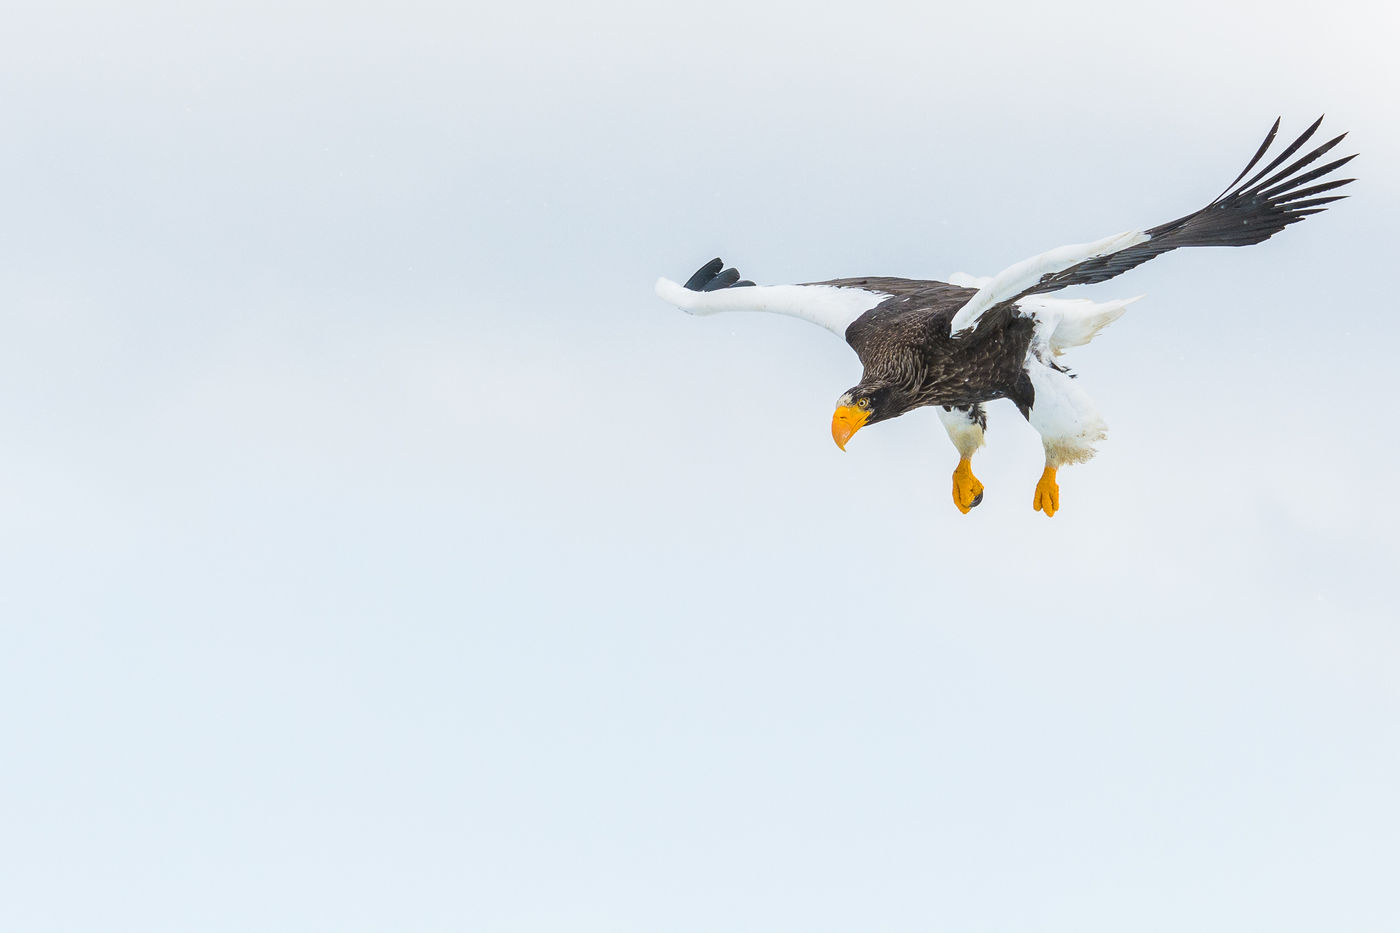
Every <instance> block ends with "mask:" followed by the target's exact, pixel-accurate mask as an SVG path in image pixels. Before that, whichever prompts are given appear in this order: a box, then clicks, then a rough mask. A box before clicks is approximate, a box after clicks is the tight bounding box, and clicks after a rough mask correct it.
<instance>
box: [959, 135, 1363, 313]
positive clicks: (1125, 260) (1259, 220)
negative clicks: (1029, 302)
mask: <svg viewBox="0 0 1400 933" xmlns="http://www.w3.org/2000/svg"><path fill="white" fill-rule="evenodd" d="M1321 125H1322V117H1318V118H1317V120H1316V122H1314V123H1313V125H1312V126H1310V127H1308V128H1307V129H1306V130H1305V131H1304V132H1303V135H1301V136H1299V137H1298V138H1297V139H1295V140H1294V141H1293V142H1292V143H1291V144H1290V145H1289V146H1288V147H1287V148H1285V149H1284V150H1283V151H1282V152H1280V153H1279V154H1278V155H1277V156H1275V157H1274V159H1273V160H1272V161H1271V162H1269V164H1268V165H1266V166H1264V167H1263V168H1262V169H1260V170H1259V171H1258V172H1256V173H1255V174H1254V175H1253V176H1251V177H1250V178H1249V180H1248V181H1243V180H1242V179H1244V177H1245V176H1246V175H1248V174H1249V172H1250V170H1252V169H1253V168H1254V166H1255V165H1257V164H1259V161H1260V160H1261V159H1263V158H1264V155H1265V153H1266V152H1268V150H1269V147H1270V146H1271V145H1272V144H1273V141H1274V137H1275V136H1277V135H1278V127H1279V121H1278V120H1275V121H1274V125H1273V128H1272V129H1270V130H1269V135H1268V136H1267V137H1265V139H1264V143H1263V145H1261V146H1260V147H1259V151H1258V152H1256V153H1255V154H1254V158H1252V159H1250V160H1249V164H1248V165H1246V166H1245V167H1244V171H1242V172H1240V173H1239V175H1237V176H1236V177H1235V180H1234V181H1232V182H1231V183H1230V184H1229V185H1228V186H1227V187H1226V188H1225V190H1224V191H1223V192H1221V194H1220V196H1219V197H1217V198H1216V199H1215V200H1214V201H1211V202H1210V203H1209V204H1207V205H1206V206H1205V207H1203V208H1201V209H1200V210H1198V211H1196V212H1194V213H1191V214H1187V215H1186V216H1185V217H1179V218H1177V219H1176V220H1173V221H1171V222H1170V223H1165V224H1160V225H1159V226H1156V227H1152V228H1150V229H1147V230H1130V231H1128V232H1126V233H1119V234H1117V235H1115V236H1111V237H1106V238H1104V239H1102V240H1096V241H1095V242H1093V243H1081V244H1078V245H1075V246H1062V247H1060V248H1059V249H1055V250H1051V251H1050V252H1048V253H1042V254H1041V255H1039V256H1033V257H1031V258H1030V259H1026V260H1022V261H1021V262H1018V263H1016V264H1015V265H1014V266H1011V267H1010V268H1008V269H1006V270H1004V271H1002V272H1000V273H998V274H997V275H995V276H993V277H992V279H991V281H989V282H987V283H986V284H985V285H983V286H982V287H981V288H980V289H979V290H978V292H977V294H976V295H974V296H972V298H971V300H969V301H968V303H967V304H966V305H964V306H963V307H962V308H961V309H959V310H958V313H957V314H956V315H954V317H953V322H952V330H953V333H954V334H960V333H964V332H966V331H968V330H970V329H971V328H973V327H974V326H976V324H977V322H978V321H979V320H980V319H981V318H982V317H983V316H984V315H986V314H988V313H989V312H992V311H994V310H998V309H1009V308H1010V306H1011V305H1013V304H1015V302H1016V301H1018V300H1019V299H1021V298H1024V297H1026V296H1027V295H1035V294H1040V293H1042V292H1053V291H1058V290H1059V289H1062V288H1068V287H1069V286H1071V285H1090V284H1092V283H1094V282H1102V281H1104V280H1105V279H1111V278H1113V277H1114V276H1115V275H1121V274H1122V273H1124V272H1127V271H1128V270H1129V269H1131V268H1133V267H1134V266H1138V265H1141V264H1142V263H1144V262H1147V260H1149V259H1152V258H1154V257H1157V256H1160V255H1162V254H1163V253H1166V252H1169V251H1171V250H1174V249H1180V248H1181V247H1184V246H1250V245H1252V244H1254V243H1262V242H1263V241H1264V240H1267V239H1268V238H1269V237H1271V236H1273V235H1274V234H1275V233H1278V232H1279V231H1280V230H1282V229H1283V228H1284V227H1286V226H1288V225H1289V224H1293V223H1297V222H1298V221H1300V220H1302V219H1303V218H1304V217H1306V216H1308V215H1309V214H1316V213H1319V212H1321V211H1323V210H1326V208H1325V207H1324V206H1323V205H1325V204H1329V203H1331V202H1333V201H1339V200H1341V199H1342V198H1343V197H1345V195H1333V196H1331V197H1318V195H1321V194H1322V193H1323V192H1326V191H1331V190H1332V189H1334V188H1340V187H1341V186H1342V185H1345V184H1349V183H1350V182H1352V181H1354V180H1355V179H1351V178H1343V179H1339V180H1334V181H1327V182H1324V183H1322V184H1318V185H1309V184H1308V183H1309V182H1311V181H1314V180H1316V179H1318V178H1322V177H1324V176H1325V175H1328V174H1330V173H1331V172H1333V171H1335V170H1337V169H1338V168H1341V167H1342V166H1343V165H1345V164H1346V163H1348V162H1350V161H1351V160H1352V159H1354V158H1356V156H1355V155H1349V156H1346V157H1345V158H1341V159H1337V160H1336V161H1335V162H1328V163H1327V164H1326V165H1323V166H1321V167H1320V168H1315V169H1311V170H1310V171H1306V172H1304V171H1303V169H1305V168H1307V166H1309V165H1311V164H1312V163H1314V162H1316V161H1317V160H1318V159H1320V158H1321V157H1322V156H1323V155H1325V154H1326V153H1328V152H1330V151H1331V150H1332V148H1333V147H1334V146H1336V145H1337V144H1338V143H1340V142H1341V141H1342V140H1343V139H1345V138H1346V134H1345V133H1343V134H1342V135H1341V136H1338V137H1336V138H1335V139H1332V140H1329V141H1328V142H1325V143H1323V144H1322V145H1321V146H1318V147H1317V148H1316V149H1314V150H1312V151H1311V152H1309V153H1308V154H1307V155H1304V156H1302V157H1300V158H1299V159H1297V160H1296V161H1294V162H1292V163H1290V164H1289V165H1287V166H1286V167H1284V168H1281V169H1280V168H1279V166H1280V165H1282V164H1283V163H1284V162H1285V161H1286V160H1287V159H1288V158H1289V157H1290V156H1292V155H1293V154H1294V153H1295V152H1297V151H1298V150H1299V149H1301V148H1302V147H1303V145H1304V144H1305V143H1306V142H1307V141H1308V140H1309V139H1311V138H1312V136H1313V134H1314V133H1316V132H1317V128H1318V127H1319V126H1321ZM1275 169H1278V170H1277V171H1275ZM1271 173H1272V174H1271ZM1305 186H1306V187H1305Z"/></svg>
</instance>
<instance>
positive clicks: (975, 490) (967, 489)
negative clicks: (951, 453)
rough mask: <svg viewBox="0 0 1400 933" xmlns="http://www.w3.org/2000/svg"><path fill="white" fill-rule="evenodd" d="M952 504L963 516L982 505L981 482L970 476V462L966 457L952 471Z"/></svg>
mask: <svg viewBox="0 0 1400 933" xmlns="http://www.w3.org/2000/svg"><path fill="white" fill-rule="evenodd" d="M953 504H954V505H956V506H957V507H958V511H959V512H961V513H963V514H964V515H966V514H967V513H968V512H971V511H972V510H973V509H975V508H977V506H979V505H981V504H982V481H981V480H980V479H978V478H977V477H975V476H973V475H972V461H971V460H968V459H967V458H966V457H964V458H963V459H962V460H959V461H958V468H957V469H956V470H954V471H953Z"/></svg>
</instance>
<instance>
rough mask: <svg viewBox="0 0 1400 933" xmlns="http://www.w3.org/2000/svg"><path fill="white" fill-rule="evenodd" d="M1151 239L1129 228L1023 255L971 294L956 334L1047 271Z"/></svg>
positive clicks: (957, 322)
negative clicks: (1045, 251) (1023, 256)
mask: <svg viewBox="0 0 1400 933" xmlns="http://www.w3.org/2000/svg"><path fill="white" fill-rule="evenodd" d="M1150 239H1152V238H1151V237H1150V236H1148V235H1147V234H1146V233H1143V232H1142V231H1140V230H1130V231H1128V232H1126V233H1119V234H1115V235H1114V236H1111V237H1104V238H1103V239H1102V240H1095V241H1094V242H1093V243H1076V244H1074V245H1072V246H1061V247H1059V248H1057V249H1052V250H1050V252H1048V253H1041V254H1040V255H1039V256H1032V257H1031V258H1030V259H1023V260H1021V261H1020V262H1018V263H1016V264H1015V265H1013V266H1008V267H1007V268H1006V269H1004V270H1002V271H1001V272H998V273H997V274H996V275H994V276H992V279H991V281H990V282H987V283H986V284H984V285H982V286H981V288H980V290H979V291H978V292H977V294H975V295H973V296H972V297H971V298H969V299H968V302H967V304H965V305H963V306H962V308H960V309H959V310H958V313H957V314H955V315H953V322H952V331H953V334H954V335H957V334H961V333H964V332H965V331H967V330H970V329H971V328H972V327H973V326H975V325H976V324H977V320H978V318H980V317H981V316H982V314H983V313H984V312H985V311H986V310H987V309H988V308H991V307H992V306H993V305H997V304H1000V303H1001V302H1003V301H1006V300H1007V299H1010V298H1014V297H1016V296H1017V295H1019V294H1020V293H1021V292H1023V291H1025V290H1026V289H1028V288H1030V287H1031V286H1032V285H1034V284H1036V283H1037V282H1039V281H1040V280H1041V279H1042V278H1043V277H1044V276H1046V275H1050V274H1053V273H1056V272H1063V271H1064V270H1066V269H1068V268H1069V267H1071V266H1076V265H1078V264H1079V263H1081V262H1084V261H1085V260H1087V259H1097V258H1099V257H1100V256H1109V255H1111V254H1113V253H1116V252H1119V251H1120V250H1125V249H1127V248H1128V247H1130V246H1137V245H1138V244H1139V243H1146V242H1147V241H1148V240H1150ZM955 284H956V283H955Z"/></svg>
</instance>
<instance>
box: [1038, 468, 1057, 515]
mask: <svg viewBox="0 0 1400 933" xmlns="http://www.w3.org/2000/svg"><path fill="white" fill-rule="evenodd" d="M1032 505H1033V507H1034V508H1035V510H1036V511H1037V512H1044V513H1045V517H1046V518H1050V517H1052V516H1053V515H1054V514H1055V513H1056V512H1058V511H1059V510H1060V484H1059V483H1057V482H1055V468H1054V467H1046V468H1045V472H1044V473H1042V474H1040V482H1038V483H1036V484H1035V501H1034V502H1033V503H1032Z"/></svg>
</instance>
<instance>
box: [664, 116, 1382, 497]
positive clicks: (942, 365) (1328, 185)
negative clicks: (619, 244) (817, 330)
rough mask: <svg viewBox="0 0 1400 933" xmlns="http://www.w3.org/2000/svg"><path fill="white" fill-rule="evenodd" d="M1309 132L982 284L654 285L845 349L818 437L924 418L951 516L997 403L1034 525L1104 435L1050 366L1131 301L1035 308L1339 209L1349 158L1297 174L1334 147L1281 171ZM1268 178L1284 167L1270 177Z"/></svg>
mask: <svg viewBox="0 0 1400 933" xmlns="http://www.w3.org/2000/svg"><path fill="white" fill-rule="evenodd" d="M1321 124H1322V118H1321V117H1319V118H1318V119H1317V121H1316V122H1315V123H1313V125H1312V126H1310V127H1308V128H1307V130H1305V131H1304V132H1303V134H1302V135H1301V136H1299V137H1298V138H1297V139H1296V140H1294V141H1293V142H1292V143H1291V144H1290V145H1289V146H1287V147H1286V148H1285V149H1284V150H1283V151H1282V152H1280V153H1279V154H1278V155H1277V156H1275V157H1274V158H1273V159H1272V160H1271V161H1270V162H1269V163H1268V164H1267V165H1265V166H1264V167H1263V168H1261V169H1260V170H1259V171H1257V172H1255V173H1254V174H1253V175H1252V176H1250V177H1249V178H1248V179H1246V178H1245V176H1246V175H1249V173H1250V171H1251V170H1252V169H1253V168H1254V167H1255V165H1257V164H1258V163H1259V162H1260V160H1261V159H1263V158H1264V156H1265V154H1266V153H1267V152H1268V151H1269V147H1270V146H1271V145H1272V144H1273V142H1274V137H1275V136H1276V135H1277V134H1278V128H1279V121H1278V120H1275V121H1274V125H1273V128H1272V129H1270V130H1269V135H1268V136H1267V137H1266V138H1265V139H1264V142H1263V144H1262V145H1261V146H1260V147H1259V150H1258V151H1257V152H1256V153H1255V154H1254V158H1252V159H1250V160H1249V164H1248V165H1246V166H1245V167H1244V170H1243V171H1242V172H1240V174H1239V175H1237V176H1236V177H1235V180H1234V181H1232V182H1231V183H1230V184H1229V185H1228V186H1227V187H1226V188H1225V191H1224V192H1223V193H1221V195H1220V196H1219V197H1217V198H1216V199H1215V200H1213V201H1211V202H1210V203H1209V204H1207V205H1206V206H1205V207H1203V208H1201V209H1200V210H1198V211H1196V212H1194V213H1191V214H1187V215H1186V216H1185V217H1181V218H1179V219H1177V220H1173V221H1171V222H1169V223H1165V224H1160V225H1158V226H1156V227H1150V228H1148V229H1146V230H1130V231H1128V232H1126V233H1119V234H1115V235H1114V236H1110V237H1105V238H1103V239H1101V240H1095V241H1094V242H1092V243H1080V244H1076V245H1074V246H1061V247H1060V248H1059V249H1053V250H1051V251H1050V252H1048V253H1042V254H1040V255H1039V256H1032V257H1031V258H1030V259H1025V260H1022V261H1021V262H1018V263H1016V264H1015V265H1013V266H1009V267H1008V268H1006V269H1005V270H1003V271H1002V272H1000V273H998V274H997V275H994V276H991V277H990V278H984V279H974V278H972V277H970V276H963V275H955V276H952V277H951V279H952V281H949V282H935V281H929V280H923V279H901V278H889V277H882V276H867V277H863V278H850V279H830V280H828V281H825V282H811V283H808V284H805V285H766V286H760V285H754V283H753V282H749V281H744V280H741V279H740V278H739V273H738V271H736V270H735V269H726V268H725V267H724V263H723V262H722V261H720V260H719V259H715V260H713V261H711V262H708V263H706V264H705V265H704V266H702V267H701V268H700V269H699V270H698V271H697V272H696V273H695V274H694V275H692V276H691V277H690V279H689V281H687V282H686V283H685V284H684V285H677V284H676V283H675V282H672V281H670V280H669V279H664V278H663V279H660V280H658V281H657V283H656V293H657V295H659V296H660V297H661V298H663V299H665V300H666V301H668V302H670V303H671V304H673V305H675V306H676V307H678V308H680V309H681V310H683V311H686V312H688V313H690V314H714V313H716V312H719V311H771V312H774V313H777V314H786V315H791V316H792V317H799V318H802V319H803V320H807V321H811V322H812V323H813V324H819V325H821V326H822V327H825V328H826V329H827V330H829V331H831V332H832V333H834V334H836V335H838V336H840V337H844V338H845V340H846V342H847V343H848V344H850V345H851V348H852V349H853V350H855V351H856V355H857V356H858V357H860V362H861V365H862V366H864V368H865V371H864V373H863V374H862V376H861V380H860V382H859V383H858V384H856V385H855V386H852V387H851V389H850V390H848V391H846V392H844V393H843V394H842V395H841V397H840V398H839V399H838V400H837V402H836V413H835V415H833V416H832V420H831V436H832V438H833V439H834V440H835V441H836V445H837V446H838V447H840V448H841V449H842V450H845V449H846V442H847V441H849V440H850V439H851V436H852V435H853V434H855V433H856V432H857V431H859V430H860V429H861V428H862V427H864V426H865V425H868V424H875V423H876V422H879V421H887V420H889V419H890V418H895V417H898V416H899V415H902V414H904V413H905V412H907V411H912V410H913V409H915V408H922V407H924V406H926V405H927V406H933V407H934V408H935V409H936V410H937V412H938V416H939V418H941V419H942V421H943V426H944V427H945V428H946V429H947V431H948V437H949V438H950V439H951V440H952V442H953V446H955V447H956V448H957V449H958V454H959V457H960V459H959V461H958V466H957V468H956V469H955V470H954V471H953V503H954V504H955V505H956V506H957V507H958V509H959V510H960V511H962V512H963V513H964V514H966V513H967V512H968V511H970V510H971V509H972V508H973V507H974V506H976V505H978V504H980V503H981V501H982V483H981V482H980V481H979V480H978V479H977V477H976V476H973V475H972V459H971V458H972V454H973V453H974V452H975V451H976V450H977V448H979V447H981V446H982V443H983V432H984V430H985V429H986V426H987V416H986V413H985V411H984V410H983V408H982V405H983V403H985V402H989V401H991V400H992V399H998V398H1009V399H1011V401H1012V402H1014V403H1015V404H1016V407H1017V408H1018V409H1020V411H1021V414H1022V415H1023V416H1024V417H1025V418H1026V420H1028V421H1029V422H1030V423H1031V426H1032V427H1034V428H1035V429H1036V431H1037V432H1039V434H1040V437H1041V440H1042V441H1043V442H1044V445H1045V471H1044V473H1042V475H1041V477H1040V481H1039V482H1038V483H1037V484H1036V487H1035V496H1034V499H1033V501H1032V505H1033V507H1034V508H1035V509H1036V510H1037V511H1043V512H1044V513H1045V514H1046V515H1047V516H1051V515H1054V514H1055V512H1056V511H1057V510H1058V509H1059V508H1060V487H1059V485H1058V484H1057V483H1056V480H1055V473H1056V470H1058V469H1059V468H1060V467H1062V466H1064V465H1065V464H1067V463H1082V462H1083V461H1085V460H1088V459H1089V458H1090V457H1092V456H1093V455H1094V444H1095V443H1096V442H1098V441H1100V440H1102V439H1103V437H1104V433H1105V425H1104V422H1103V419H1102V418H1100V417H1099V414H1098V412H1097V411H1095V409H1094V405H1093V403H1092V402H1091V401H1090V400H1089V397H1088V396H1087V395H1086V394H1085V393H1084V392H1083V391H1082V390H1081V389H1080V388H1079V386H1078V385H1077V384H1076V383H1075V382H1074V381H1073V379H1074V377H1073V376H1072V375H1071V374H1070V372H1069V371H1068V370H1067V369H1066V368H1065V367H1063V366H1061V365H1060V363H1059V361H1058V359H1057V357H1058V356H1059V355H1060V354H1061V353H1062V352H1063V351H1064V350H1066V349H1068V348H1069V347H1077V346H1081V345H1083V344H1086V343H1088V342H1089V341H1090V340H1091V339H1093V337H1094V336H1095V335H1096V334H1097V333H1098V332H1099V331H1100V330H1102V329H1103V328H1104V327H1105V326H1107V325H1108V324H1110V323H1112V322H1113V321H1115V320H1117V319H1118V317H1119V316H1121V315H1122V314H1123V311H1124V309H1125V308H1126V307H1127V306H1128V305H1129V304H1130V303H1131V302H1133V301H1136V300H1137V299H1136V298H1130V299H1127V300H1121V301H1107V302H1092V301H1084V300H1070V299H1062V298H1045V297H1041V296H1042V295H1045V294H1046V293H1049V292H1056V291H1059V290H1060V289H1062V288H1067V287H1069V286H1071V285H1088V284H1091V283H1094V282H1102V281H1104V280H1106V279H1111V278H1113V277H1114V276H1116V275H1119V274H1121V273H1123V272H1127V271H1128V270H1129V269H1131V268H1133V267H1134V266H1137V265H1140V264H1141V263H1144V262H1147V260H1149V259H1152V258H1154V257H1156V256H1160V255H1161V254H1162V253H1165V252H1168V251H1170V250H1174V249H1179V248H1180V247H1183V246H1249V245H1251V244H1254V243H1260V242H1263V241H1264V240H1267V239H1268V238H1269V237H1271V236H1273V235H1274V234H1275V233H1278V232H1279V231H1280V230H1282V229H1283V228H1284V227H1286V226H1288V225H1289V224H1291V223H1296V222H1297V221H1300V220H1302V219H1303V218H1304V217H1306V216H1308V215H1309V214H1316V213H1319V212H1321V211H1323V210H1325V209H1326V208H1325V206H1324V205H1326V204H1329V203H1330V202H1332V201H1338V200H1341V198H1342V197H1345V195H1335V194H1334V195H1330V196H1322V195H1324V192H1328V191H1332V190H1333V189H1335V188H1340V187H1341V186H1342V185H1345V184H1347V183H1349V182H1351V181H1353V180H1354V179H1350V178H1343V179H1334V180H1329V181H1324V182H1321V183H1319V184H1311V182H1313V181H1315V180H1317V179H1320V178H1324V177H1325V176H1327V175H1328V174H1330V173H1331V172H1333V171H1335V170H1336V169H1338V168H1340V167H1341V166H1343V165H1345V164H1346V163H1347V162H1350V161H1351V160H1352V159H1354V158H1355V155H1350V156H1347V157H1345V158H1341V159H1337V160H1336V161H1333V162H1328V163H1326V164H1325V165H1322V166H1320V167H1318V168H1313V169H1308V170H1307V171H1304V169H1305V168H1307V167H1308V166H1310V165H1312V164H1313V163H1314V162H1316V161H1317V160H1318V159H1320V158H1321V157H1322V156H1323V155H1324V154H1325V153H1327V152H1329V151H1331V149H1332V148H1333V147H1334V146H1336V145H1337V144H1338V143H1339V142H1341V141H1342V139H1344V138H1345V137H1346V134H1345V133H1343V134H1342V135H1341V136H1338V137H1337V138H1335V139H1333V140H1330V141H1328V142H1326V143H1323V144H1322V145H1320V146H1318V147H1317V148H1316V149H1313V150H1312V151H1310V152H1308V153H1306V154H1305V155H1302V156H1299V157H1298V158H1297V159H1296V160H1294V161H1292V162H1289V163H1288V164H1287V165H1284V162H1286V161H1287V160H1288V159H1289V157H1290V156H1292V155H1293V154H1294V153H1296V152H1297V151H1298V150H1299V149H1301V148H1302V147H1303V145H1304V144H1305V143H1307V141H1308V140H1309V139H1311V138H1312V136H1313V134H1314V133H1316V132H1317V129H1318V127H1319V126H1320V125H1321ZM1280 166H1283V167H1282V168H1280Z"/></svg>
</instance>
